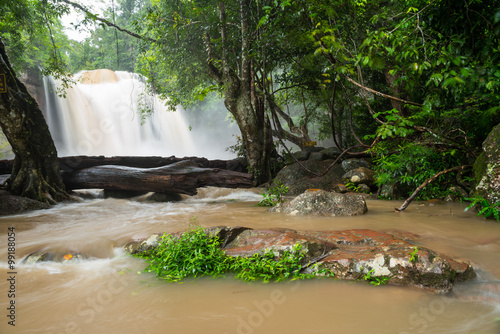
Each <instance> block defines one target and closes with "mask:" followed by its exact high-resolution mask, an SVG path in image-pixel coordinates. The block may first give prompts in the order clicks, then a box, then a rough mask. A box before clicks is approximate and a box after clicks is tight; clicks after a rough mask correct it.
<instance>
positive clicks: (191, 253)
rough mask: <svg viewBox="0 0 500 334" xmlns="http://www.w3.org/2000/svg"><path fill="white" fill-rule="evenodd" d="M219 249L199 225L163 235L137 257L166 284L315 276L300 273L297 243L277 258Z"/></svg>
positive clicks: (215, 240) (300, 259)
mask: <svg viewBox="0 0 500 334" xmlns="http://www.w3.org/2000/svg"><path fill="white" fill-rule="evenodd" d="M220 246H221V240H220V239H219V238H217V237H212V236H207V234H206V232H205V230H204V229H203V228H202V227H201V226H195V227H193V228H191V230H189V231H187V232H185V233H183V234H182V235H180V236H172V235H167V234H165V235H163V237H162V239H161V241H160V243H159V245H158V247H156V248H155V249H154V250H152V251H150V252H147V253H144V254H142V255H139V256H140V257H142V258H144V259H146V261H147V263H148V267H147V268H146V269H145V270H144V271H145V272H150V273H155V275H156V276H157V277H159V278H162V279H164V280H167V281H169V282H178V281H181V280H183V279H184V278H187V277H202V276H212V277H220V276H223V275H225V274H226V273H232V274H234V275H235V277H236V278H239V279H242V280H244V281H263V282H265V283H267V282H271V281H274V282H278V281H283V280H295V279H305V278H312V277H315V276H316V275H313V274H305V273H302V272H301V269H302V262H303V260H304V256H305V255H304V253H303V252H301V245H300V244H297V245H295V246H294V247H293V249H292V250H291V251H285V252H284V253H283V254H281V256H280V257H279V258H277V257H276V256H275V254H274V253H273V252H272V251H266V252H265V253H264V254H254V255H252V256H250V257H241V256H237V257H231V256H228V255H226V254H225V252H224V251H223V250H222V249H221V248H220Z"/></svg>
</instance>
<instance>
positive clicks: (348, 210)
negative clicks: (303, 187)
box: [271, 190, 368, 216]
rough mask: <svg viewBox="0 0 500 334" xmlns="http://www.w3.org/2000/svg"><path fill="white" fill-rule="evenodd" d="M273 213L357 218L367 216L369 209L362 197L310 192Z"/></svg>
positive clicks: (281, 206) (286, 203) (277, 206)
mask: <svg viewBox="0 0 500 334" xmlns="http://www.w3.org/2000/svg"><path fill="white" fill-rule="evenodd" d="M271 211H275V212H283V213H288V214H291V215H294V216H295V215H313V216H357V215H362V214H365V213H366V212H367V211H368V209H367V207H366V202H365V199H364V197H363V196H361V195H357V194H339V193H333V192H328V191H324V190H309V191H306V192H304V193H303V194H301V195H299V196H297V197H295V198H294V199H293V200H291V201H286V202H284V203H280V204H278V205H276V206H274V207H273V208H272V209H271Z"/></svg>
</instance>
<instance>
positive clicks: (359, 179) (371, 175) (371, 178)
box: [342, 167, 375, 186]
mask: <svg viewBox="0 0 500 334" xmlns="http://www.w3.org/2000/svg"><path fill="white" fill-rule="evenodd" d="M342 179H343V181H344V182H346V183H347V182H350V183H353V184H356V185H357V184H362V183H364V184H366V185H368V186H374V185H375V172H374V171H373V170H371V169H368V168H366V167H358V168H356V169H351V170H350V171H348V172H347V173H345V174H344V175H343V176H342Z"/></svg>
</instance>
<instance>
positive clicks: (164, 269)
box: [142, 226, 232, 282]
mask: <svg viewBox="0 0 500 334" xmlns="http://www.w3.org/2000/svg"><path fill="white" fill-rule="evenodd" d="M142 257H144V258H146V259H147V261H148V263H149V265H148V267H147V268H146V269H145V271H146V272H152V273H155V274H156V276H157V277H160V278H162V279H165V280H167V281H169V282H177V281H180V280H182V279H184V278H186V277H188V276H189V277H190V276H192V277H201V276H206V275H209V276H212V277H219V276H222V275H223V274H224V273H225V272H226V271H228V270H229V268H230V266H231V264H232V261H231V258H229V257H227V256H226V255H225V253H224V252H223V251H222V250H221V249H220V240H218V239H217V238H209V237H207V235H206V234H205V231H204V229H203V228H202V227H201V226H198V227H194V228H192V229H191V230H190V231H188V232H186V233H183V234H182V235H181V236H180V237H178V238H177V237H175V236H172V235H167V234H165V235H164V236H163V237H162V239H161V241H160V242H159V245H158V247H157V248H155V249H154V250H153V251H152V252H150V253H147V254H145V255H143V256H142Z"/></svg>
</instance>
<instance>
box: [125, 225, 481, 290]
mask: <svg viewBox="0 0 500 334" xmlns="http://www.w3.org/2000/svg"><path fill="white" fill-rule="evenodd" d="M206 232H207V235H221V236H222V237H221V238H222V240H223V242H222V249H223V250H224V251H225V252H226V254H227V255H229V256H245V257H248V256H252V255H253V254H256V253H260V254H262V253H263V252H266V251H268V250H271V251H272V252H273V253H274V255H275V257H276V259H279V258H280V256H282V254H283V253H284V252H285V251H292V249H293V247H294V246H295V245H297V244H300V245H301V246H302V247H301V249H300V252H301V253H303V254H304V255H305V257H304V261H303V262H304V263H303V266H302V268H303V271H304V272H308V273H316V274H317V275H319V276H327V277H331V278H336V279H347V280H361V281H365V280H376V279H379V280H382V281H383V282H384V283H387V284H393V285H405V286H414V287H419V288H425V289H429V290H431V291H433V292H436V293H446V292H449V291H450V290H451V289H452V288H453V284H454V283H456V282H464V281H469V280H472V279H473V278H474V277H475V276H476V274H475V272H474V269H473V268H472V266H471V265H470V264H468V263H465V262H459V261H456V260H453V259H451V258H450V257H448V256H446V255H443V254H440V253H437V252H435V251H433V250H430V249H427V248H424V247H419V248H415V245H414V244H412V243H411V240H410V238H411V237H412V235H411V234H407V233H406V234H404V236H401V237H400V236H394V235H391V234H388V233H383V232H377V231H373V230H366V229H355V230H345V231H296V230H292V229H286V228H274V229H263V230H255V229H251V228H246V227H227V226H217V227H210V228H207V229H206ZM159 235H160V234H153V235H151V236H150V237H149V238H147V239H144V240H136V241H133V242H131V243H129V245H127V247H126V249H127V250H128V251H129V252H132V251H133V252H134V253H140V252H143V251H144V250H145V249H147V247H145V245H146V244H147V245H154V243H155V242H156V241H157V240H158V236H159ZM175 235H179V233H175ZM148 240H149V241H148ZM132 245H135V246H132ZM148 247H150V246H148ZM149 249H151V248H149ZM366 275H368V276H366ZM366 277H370V279H367V278H366Z"/></svg>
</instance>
